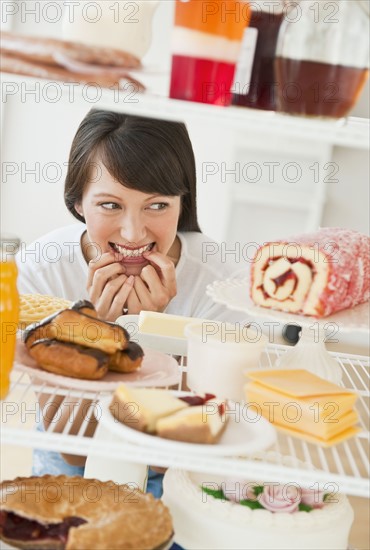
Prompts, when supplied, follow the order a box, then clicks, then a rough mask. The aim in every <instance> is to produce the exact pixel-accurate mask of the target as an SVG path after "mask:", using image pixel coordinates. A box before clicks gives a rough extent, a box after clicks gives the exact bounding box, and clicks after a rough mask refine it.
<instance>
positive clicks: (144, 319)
mask: <svg viewBox="0 0 370 550" xmlns="http://www.w3.org/2000/svg"><path fill="white" fill-rule="evenodd" d="M197 322H199V323H202V322H207V321H206V320H205V319H196V318H194V317H182V316H181V315H169V314H167V313H157V312H153V311H141V312H140V314H139V322H138V325H139V331H140V332H142V333H145V334H158V335H160V336H172V337H173V338H185V334H184V330H185V327H186V325H188V324H189V323H197ZM208 322H212V321H208Z"/></svg>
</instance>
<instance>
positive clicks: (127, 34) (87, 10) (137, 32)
mask: <svg viewBox="0 0 370 550" xmlns="http://www.w3.org/2000/svg"><path fill="white" fill-rule="evenodd" d="M74 4H75V5H73V6H72V5H71V6H70V7H69V9H65V11H64V15H63V25H62V29H63V38H64V39H65V40H72V41H75V42H82V43H84V44H88V45H92V46H105V47H109V48H116V49H119V50H124V51H126V52H128V53H131V54H132V55H135V56H136V57H138V58H139V59H141V58H142V57H143V56H144V54H145V53H146V52H147V51H148V49H149V46H150V43H151V39H152V18H153V15H154V12H155V10H156V8H157V6H158V4H159V0H135V2H131V1H124V0H119V1H117V0H115V1H113V0H97V1H95V2H90V1H89V0H80V2H78V4H77V3H76V2H75V3H74Z"/></svg>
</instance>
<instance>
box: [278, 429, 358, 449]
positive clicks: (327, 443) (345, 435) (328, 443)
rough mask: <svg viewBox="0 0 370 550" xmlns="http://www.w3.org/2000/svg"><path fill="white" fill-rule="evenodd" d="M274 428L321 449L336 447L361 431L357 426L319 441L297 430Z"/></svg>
mask: <svg viewBox="0 0 370 550" xmlns="http://www.w3.org/2000/svg"><path fill="white" fill-rule="evenodd" d="M276 428H277V429H278V430H280V431H282V432H284V433H286V435H291V436H293V437H298V438H300V439H304V440H305V441H307V442H308V443H315V444H316V445H320V446H321V447H332V446H333V445H338V444H339V443H342V442H343V441H346V440H347V439H349V438H350V437H353V436H354V435H356V434H358V433H359V432H360V431H361V429H360V428H359V427H358V426H353V427H351V428H347V429H346V430H344V431H343V432H341V433H339V434H337V435H335V436H334V437H332V438H331V439H326V440H325V439H320V438H319V437H315V436H314V435H311V434H307V433H302V432H299V431H298V430H293V429H291V428H287V427H286V426H276Z"/></svg>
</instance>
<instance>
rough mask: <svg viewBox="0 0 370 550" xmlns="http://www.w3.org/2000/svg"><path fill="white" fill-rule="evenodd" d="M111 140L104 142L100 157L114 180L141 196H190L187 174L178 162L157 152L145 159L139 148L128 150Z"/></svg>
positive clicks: (147, 155)
mask: <svg viewBox="0 0 370 550" xmlns="http://www.w3.org/2000/svg"><path fill="white" fill-rule="evenodd" d="M117 141H118V140H115V139H112V140H107V141H105V142H103V143H102V144H101V145H100V147H99V151H98V157H100V159H101V162H102V163H103V164H104V166H105V167H106V169H107V170H108V172H109V173H110V174H111V176H112V177H113V178H114V179H115V180H116V181H118V182H119V183H121V184H122V185H124V186H125V187H128V188H129V189H135V190H137V191H141V192H142V193H153V194H154V193H155V194H158V195H167V196H173V197H177V196H182V195H184V194H186V192H187V186H186V185H185V182H184V181H183V178H184V174H183V170H182V169H181V166H180V164H179V163H178V162H176V160H177V159H173V158H172V157H171V158H170V159H169V158H168V154H167V156H165V155H161V154H160V152H159V151H158V150H154V151H151V152H150V153H149V154H146V155H144V154H143V152H142V150H141V148H140V147H137V148H135V147H132V145H131V146H129V147H128V146H126V144H124V143H117Z"/></svg>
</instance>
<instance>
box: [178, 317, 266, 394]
mask: <svg viewBox="0 0 370 550" xmlns="http://www.w3.org/2000/svg"><path fill="white" fill-rule="evenodd" d="M185 335H186V337H187V339H188V363H187V367H188V375H187V385H188V386H189V388H190V389H192V390H194V391H196V392H200V393H204V392H207V393H213V394H215V395H216V396H217V397H221V398H225V397H226V398H228V399H231V400H233V401H235V402H241V401H243V400H244V392H243V386H244V384H245V382H246V377H245V374H246V372H247V371H248V370H251V369H256V368H258V366H259V359H260V356H261V354H262V351H263V349H264V347H265V346H266V345H267V342H268V340H267V337H266V336H265V335H263V334H262V332H261V331H257V330H256V329H255V328H252V327H248V326H243V325H240V324H236V325H231V324H228V323H216V322H203V323H193V324H191V325H188V326H187V327H185Z"/></svg>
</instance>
